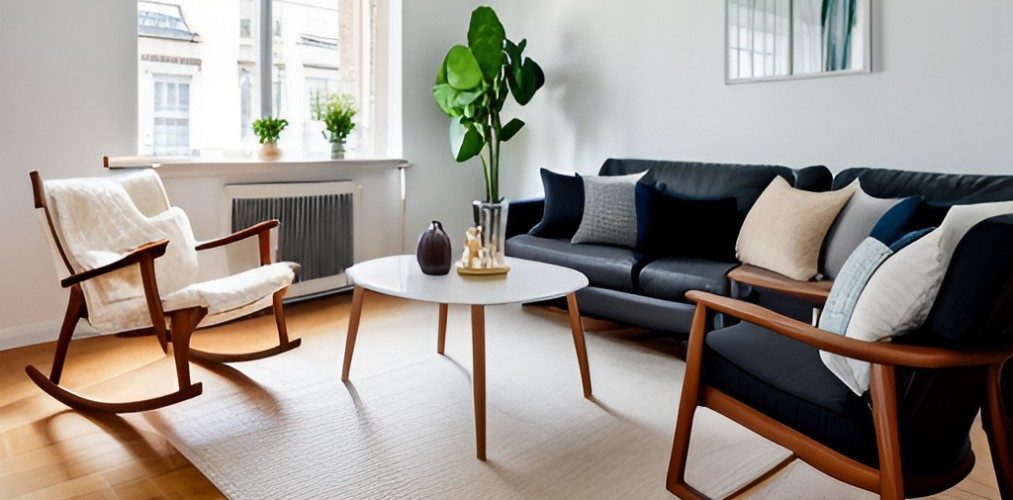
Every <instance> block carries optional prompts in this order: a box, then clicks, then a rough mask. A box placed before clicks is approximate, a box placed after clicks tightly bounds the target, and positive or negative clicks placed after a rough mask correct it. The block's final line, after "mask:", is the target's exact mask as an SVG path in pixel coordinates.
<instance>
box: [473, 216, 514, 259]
mask: <svg viewBox="0 0 1013 500" xmlns="http://www.w3.org/2000/svg"><path fill="white" fill-rule="evenodd" d="M472 208H473V211H474V214H475V223H476V224H478V227H480V228H482V249H483V250H485V252H486V255H487V256H488V258H489V261H488V267H504V266H506V224H507V211H508V210H509V208H510V205H509V203H507V201H506V200H503V201H500V202H499V203H486V202H483V201H476V202H475V203H474V204H473V206H472Z"/></svg>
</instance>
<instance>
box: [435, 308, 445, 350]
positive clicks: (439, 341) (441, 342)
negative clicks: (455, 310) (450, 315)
mask: <svg viewBox="0 0 1013 500" xmlns="http://www.w3.org/2000/svg"><path fill="white" fill-rule="evenodd" d="M446 345H447V304H440V327H439V332H438V333H437V334H436V352H437V353H439V354H443V348H444V347H445V346H446Z"/></svg>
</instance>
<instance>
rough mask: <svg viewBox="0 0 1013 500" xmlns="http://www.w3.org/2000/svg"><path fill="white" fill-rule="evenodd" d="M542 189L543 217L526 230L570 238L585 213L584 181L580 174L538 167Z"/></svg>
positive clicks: (536, 234) (533, 234)
mask: <svg viewBox="0 0 1013 500" xmlns="http://www.w3.org/2000/svg"><path fill="white" fill-rule="evenodd" d="M541 174H542V187H543V188H544V189H545V210H544V212H543V214H542V221H541V222H539V223H538V224H536V225H535V227H533V228H531V230H530V231H528V234H530V235H532V236H539V237H542V238H566V239H570V238H573V235H574V233H576V232H577V228H578V227H580V218H581V217H582V216H583V215H584V181H583V180H582V179H581V178H580V175H564V174H557V173H555V172H551V171H549V170H546V169H544V168H543V169H542V170H541Z"/></svg>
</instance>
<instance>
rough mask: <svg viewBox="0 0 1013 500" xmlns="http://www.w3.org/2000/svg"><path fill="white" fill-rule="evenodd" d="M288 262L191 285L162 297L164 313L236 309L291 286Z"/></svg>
mask: <svg viewBox="0 0 1013 500" xmlns="http://www.w3.org/2000/svg"><path fill="white" fill-rule="evenodd" d="M293 279H295V273H294V272H293V271H292V264H291V263H289V262H278V263H275V264H270V265H267V266H260V267H256V268H253V269H250V270H248V271H243V272H241V273H239V274H234V275H232V276H226V277H224V278H218V279H215V280H211V281H204V282H200V283H194V284H192V285H190V286H187V287H184V288H182V289H180V290H177V291H175V292H172V293H170V294H168V295H165V296H164V297H162V309H164V310H165V311H166V312H169V311H178V310H180V309H186V308H190V307H204V308H207V310H208V314H218V313H221V312H225V311H229V310H232V309H238V308H240V307H243V306H246V305H248V304H251V303H253V302H256V301H258V300H260V299H262V298H264V297H266V296H268V295H271V294H273V293H274V292H277V291H278V290H281V289H282V288H285V287H287V286H289V285H291V284H292V280H293Z"/></svg>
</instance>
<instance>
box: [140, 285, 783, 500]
mask: <svg viewBox="0 0 1013 500" xmlns="http://www.w3.org/2000/svg"><path fill="white" fill-rule="evenodd" d="M486 316H487V318H486V324H487V340H486V344H487V345H486V351H487V362H486V363H487V402H488V403H487V404H488V410H487V411H488V417H487V418H488V420H487V422H488V461H487V462H485V463H483V462H480V461H478V460H477V459H476V458H475V434H474V432H475V430H474V429H475V427H474V417H473V406H472V396H471V386H470V375H469V372H470V367H471V358H470V353H471V349H470V329H469V319H468V313H467V309H465V308H456V307H452V308H451V312H450V322H449V329H448V340H447V355H446V356H440V355H438V354H436V352H435V344H436V333H435V330H436V308H435V306H429V305H424V304H410V303H404V304H403V305H400V306H398V307H396V308H394V309H393V310H391V311H388V313H387V314H383V315H381V316H375V315H374V316H370V315H369V314H364V316H363V319H362V325H361V328H360V330H359V332H360V333H359V338H358V344H357V347H356V352H355V359H354V362H353V365H352V373H351V382H350V383H349V384H347V385H345V384H342V383H341V382H340V380H339V373H340V350H341V346H343V345H344V336H345V335H344V332H343V331H340V332H337V331H336V332H333V334H332V335H325V336H319V335H318V336H316V337H315V338H314V339H310V340H312V342H306V343H304V345H303V347H301V348H300V349H297V350H295V351H292V352H290V353H287V354H284V355H282V356H278V357H275V358H271V359H267V360H262V361H257V362H251V363H245V364H238V365H234V367H232V368H216V369H215V370H216V373H217V374H218V375H220V376H218V377H211V378H210V379H206V380H204V384H205V395H204V396H203V397H200V398H197V399H194V400H190V401H187V402H185V403H183V404H180V405H176V406H175V407H171V408H168V409H165V410H162V411H159V412H152V413H149V414H147V418H148V419H149V420H150V421H151V422H152V423H153V424H155V426H156V427H158V428H159V429H160V430H161V431H162V432H163V433H164V434H165V435H166V436H167V437H168V438H169V439H170V441H172V443H173V444H174V445H175V446H176V447H177V448H178V449H179V450H180V451H181V452H182V453H183V454H184V455H185V456H186V457H187V458H188V459H189V460H190V461H192V462H193V463H194V464H195V465H196V466H197V467H198V468H199V469H200V470H201V471H202V472H203V473H204V474H205V475H206V476H207V477H208V478H210V479H211V480H212V481H213V482H214V483H215V485H216V486H217V487H218V488H219V489H221V491H222V492H223V493H225V494H226V495H227V496H229V497H231V498H336V497H337V498H380V497H382V498H665V499H669V498H672V496H671V494H670V493H668V491H667V490H665V474H666V471H667V466H668V458H669V453H670V450H671V445H672V432H673V429H674V424H675V415H676V408H677V406H678V396H679V391H680V387H681V383H682V373H683V369H684V364H683V362H682V361H680V360H679V359H678V358H677V357H675V356H674V355H673V354H672V351H673V350H672V349H664V348H655V347H653V346H651V345H650V343H645V342H637V341H632V340H626V339H623V338H619V337H616V336H612V335H606V334H602V335H597V334H592V333H589V334H588V352H589V357H590V366H591V380H592V383H593V386H594V394H595V399H594V400H593V401H589V400H586V399H584V398H583V397H582V395H581V388H580V377H579V373H578V370H577V362H576V356H575V354H574V349H573V343H572V339H571V337H570V332H569V328H568V325H567V324H566V323H565V321H564V320H563V318H555V317H553V316H552V315H549V314H546V313H542V312H537V310H530V309H524V308H521V307H520V306H505V307H495V308H489V310H488V312H487V315H486ZM293 334H296V335H298V332H293ZM690 455H691V459H690V464H691V467H690V469H689V471H688V472H687V479H688V480H689V482H690V483H691V484H693V485H694V486H696V487H697V488H698V489H700V490H702V491H704V492H705V493H707V494H709V495H710V496H712V497H722V496H725V495H728V494H730V493H732V492H734V491H736V490H738V489H739V488H741V487H742V486H744V485H746V484H747V483H749V482H750V481H751V480H752V479H754V478H756V477H758V476H760V475H761V474H762V473H763V472H765V471H766V470H767V469H769V468H770V467H772V466H774V465H775V464H777V463H778V462H780V461H781V460H782V459H783V458H785V457H786V456H787V452H786V451H785V450H783V449H781V448H780V447H777V446H776V445H773V444H771V443H769V442H767V441H766V440H764V439H762V438H760V437H759V436H756V435H755V434H752V433H751V432H749V431H747V430H745V429H743V428H742V427H740V426H738V425H737V424H735V423H733V422H731V421H729V420H727V419H725V418H724V417H721V416H720V415H717V414H715V413H712V412H710V411H709V410H705V409H701V410H698V413H697V419H696V424H695V426H694V434H693V440H692V443H691V449H690Z"/></svg>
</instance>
